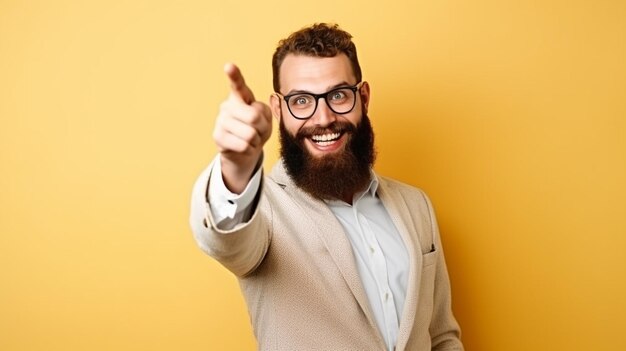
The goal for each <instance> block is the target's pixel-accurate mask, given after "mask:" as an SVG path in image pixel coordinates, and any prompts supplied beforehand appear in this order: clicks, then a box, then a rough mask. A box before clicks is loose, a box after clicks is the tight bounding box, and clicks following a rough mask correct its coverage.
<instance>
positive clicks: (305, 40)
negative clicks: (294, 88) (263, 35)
mask: <svg viewBox="0 0 626 351" xmlns="http://www.w3.org/2000/svg"><path fill="white" fill-rule="evenodd" d="M340 53H343V54H345V55H346V56H348V59H349V60H350V64H351V65H352V70H353V71H354V76H355V77H356V79H357V81H356V82H357V83H359V82H361V66H360V65H359V59H358V57H357V55H356V46H355V45H354V43H353V42H352V35H351V34H350V33H348V32H346V31H344V30H343V29H340V28H339V25H338V24H327V23H315V24H313V25H312V26H310V27H305V28H302V29H300V30H299V31H297V32H294V33H292V34H291V35H290V36H289V37H287V38H286V39H282V40H281V41H279V42H278V47H277V48H276V51H275V52H274V55H273V56H272V73H273V78H274V82H273V83H274V91H276V92H278V91H279V89H280V81H279V70H280V65H281V64H282V63H283V60H284V59H285V57H286V56H287V55H288V54H296V55H307V56H314V57H334V56H336V55H337V54H340Z"/></svg>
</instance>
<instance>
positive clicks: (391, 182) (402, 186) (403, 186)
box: [376, 174, 428, 199]
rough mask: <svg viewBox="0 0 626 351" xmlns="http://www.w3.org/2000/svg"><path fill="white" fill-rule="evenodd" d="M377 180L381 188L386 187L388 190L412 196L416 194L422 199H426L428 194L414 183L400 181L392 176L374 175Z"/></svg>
mask: <svg viewBox="0 0 626 351" xmlns="http://www.w3.org/2000/svg"><path fill="white" fill-rule="evenodd" d="M376 176H377V178H378V181H379V185H380V186H382V187H383V188H387V189H389V190H392V191H399V192H400V193H401V194H403V195H404V194H406V195H414V196H418V197H422V198H424V199H427V198H428V196H427V195H426V192H424V190H422V189H421V188H418V187H416V186H414V185H411V184H407V183H405V182H401V181H399V180H397V179H394V178H390V177H386V176H381V175H379V174H377V175H376Z"/></svg>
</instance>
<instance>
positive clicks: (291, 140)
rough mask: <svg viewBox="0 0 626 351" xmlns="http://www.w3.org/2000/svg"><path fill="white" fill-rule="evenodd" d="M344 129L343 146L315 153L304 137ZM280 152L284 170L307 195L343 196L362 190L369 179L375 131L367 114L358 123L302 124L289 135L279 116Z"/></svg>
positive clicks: (372, 161) (346, 196)
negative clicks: (309, 149)
mask: <svg viewBox="0 0 626 351" xmlns="http://www.w3.org/2000/svg"><path fill="white" fill-rule="evenodd" d="M326 133H342V134H343V133H345V134H346V137H347V138H348V140H347V141H346V143H345V145H344V146H343V149H342V150H337V151H336V152H333V153H330V154H328V155H324V156H321V157H315V156H313V155H311V153H310V152H309V151H308V150H307V148H306V146H305V144H304V142H305V141H304V140H305V139H306V138H310V137H311V136H312V135H315V134H318V135H319V134H326ZM280 145H281V149H280V154H281V156H282V158H283V163H284V165H285V169H286V171H287V174H288V175H289V176H290V177H291V179H293V181H294V183H295V184H296V185H297V186H298V187H300V188H301V189H303V190H304V191H305V192H307V193H309V194H310V195H312V196H314V197H317V198H320V199H323V200H344V199H346V198H350V199H351V198H352V196H353V195H354V194H355V193H357V192H358V191H361V190H364V189H365V187H366V186H367V185H369V182H370V180H371V173H370V170H371V167H372V166H373V164H374V160H375V159H376V151H375V150H374V131H373V130H372V125H371V123H370V120H369V117H368V116H367V114H365V113H364V114H363V116H362V118H361V121H360V122H359V123H358V125H356V126H354V125H353V124H352V123H350V122H343V121H342V122H339V121H335V122H333V123H332V124H331V125H329V126H327V127H325V128H320V127H309V128H302V129H300V130H299V131H298V133H297V134H296V135H295V136H292V135H291V134H290V133H289V132H288V131H287V129H286V128H285V125H284V124H283V120H282V118H281V120H280Z"/></svg>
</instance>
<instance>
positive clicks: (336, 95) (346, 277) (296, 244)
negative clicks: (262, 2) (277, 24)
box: [190, 24, 463, 350]
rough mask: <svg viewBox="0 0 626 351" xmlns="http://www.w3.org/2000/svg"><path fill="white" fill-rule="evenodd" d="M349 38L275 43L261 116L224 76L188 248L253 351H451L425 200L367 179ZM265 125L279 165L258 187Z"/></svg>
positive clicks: (366, 147)
mask: <svg viewBox="0 0 626 351" xmlns="http://www.w3.org/2000/svg"><path fill="white" fill-rule="evenodd" d="M351 38H352V37H351V35H350V34H348V33H347V32H345V31H343V30H341V29H340V28H339V27H338V26H337V25H327V24H316V25H313V26H311V27H308V28H304V29H302V30H300V31H298V32H295V33H293V34H292V35H291V36H289V37H288V38H287V39H284V40H282V41H281V42H280V43H279V46H278V48H277V49H276V52H275V53H274V56H273V60H272V68H273V75H274V90H275V92H276V93H275V94H273V95H272V96H270V105H269V106H268V105H265V104H263V103H261V102H258V101H256V100H255V98H254V95H253V93H252V91H251V90H250V88H248V86H247V85H246V83H245V81H244V78H243V76H242V74H241V72H240V71H239V69H238V68H237V67H236V66H234V65H232V64H227V65H226V67H225V72H226V74H227V75H228V77H229V79H230V82H231V93H230V96H229V97H228V99H227V100H226V101H225V102H224V103H223V104H222V106H221V109H220V113H219V115H218V118H217V122H216V126H215V130H214V133H213V137H214V139H215V143H216V144H217V147H218V149H219V155H218V157H216V159H215V160H214V161H213V162H212V164H211V165H210V166H209V167H208V168H207V169H206V170H205V171H204V172H203V173H202V175H201V176H200V177H199V179H198V181H197V182H196V185H195V187H194V190H193V196H192V209H191V218H190V220H191V226H192V228H193V231H194V234H195V238H196V240H197V242H198V244H199V246H200V247H201V248H202V249H203V250H204V251H205V252H206V253H208V254H209V255H210V256H212V257H214V258H215V259H216V260H218V261H219V262H220V263H221V264H223V265H224V266H225V267H226V268H227V269H229V270H230V271H231V272H233V273H234V274H235V275H236V276H237V277H238V278H239V282H240V285H241V289H242V292H243V294H244V297H245V299H246V302H247V304H248V310H249V313H250V317H251V321H252V325H253V327H254V332H255V335H256V338H257V341H258V346H259V349H261V350H431V349H432V350H462V349H463V346H462V344H461V341H460V330H459V326H458V324H457V322H456V320H455V319H454V316H453V314H452V311H451V304H450V285H449V280H448V273H447V270H446V265H445V261H444V256H443V251H442V247H441V243H440V238H439V232H438V229H437V223H436V221H435V217H434V213H433V210H432V206H431V204H430V202H429V200H428V198H427V197H426V196H425V195H424V193H423V192H422V191H420V190H418V189H416V188H413V187H411V186H408V185H405V184H402V183H399V182H396V181H393V180H391V179H388V178H385V177H381V176H379V175H377V174H376V173H374V172H373V171H372V165H373V163H374V158H375V152H374V135H373V132H372V128H371V125H370V121H369V118H368V115H367V110H368V105H369V100H370V87H369V84H368V83H367V82H365V81H362V80H361V69H360V66H359V62H358V58H357V54H356V48H355V46H354V44H353V42H352V40H351ZM272 114H273V115H274V117H275V118H276V119H277V120H278V122H279V126H280V143H281V156H282V159H281V160H280V162H278V164H277V165H276V166H275V167H274V168H273V170H272V172H271V174H270V175H269V176H267V177H263V176H262V167H261V163H262V153H263V149H262V148H263V145H264V144H265V142H266V141H267V140H268V138H269V137H270V134H271V120H272Z"/></svg>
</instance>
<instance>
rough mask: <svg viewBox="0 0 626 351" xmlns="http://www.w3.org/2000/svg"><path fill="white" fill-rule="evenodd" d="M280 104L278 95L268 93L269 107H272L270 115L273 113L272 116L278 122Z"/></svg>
mask: <svg viewBox="0 0 626 351" xmlns="http://www.w3.org/2000/svg"><path fill="white" fill-rule="evenodd" d="M281 105H282V104H281V103H280V96H278V95H276V94H272V95H270V108H271V109H272V115H274V118H276V120H277V121H278V122H280V117H281V116H282V114H281Z"/></svg>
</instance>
